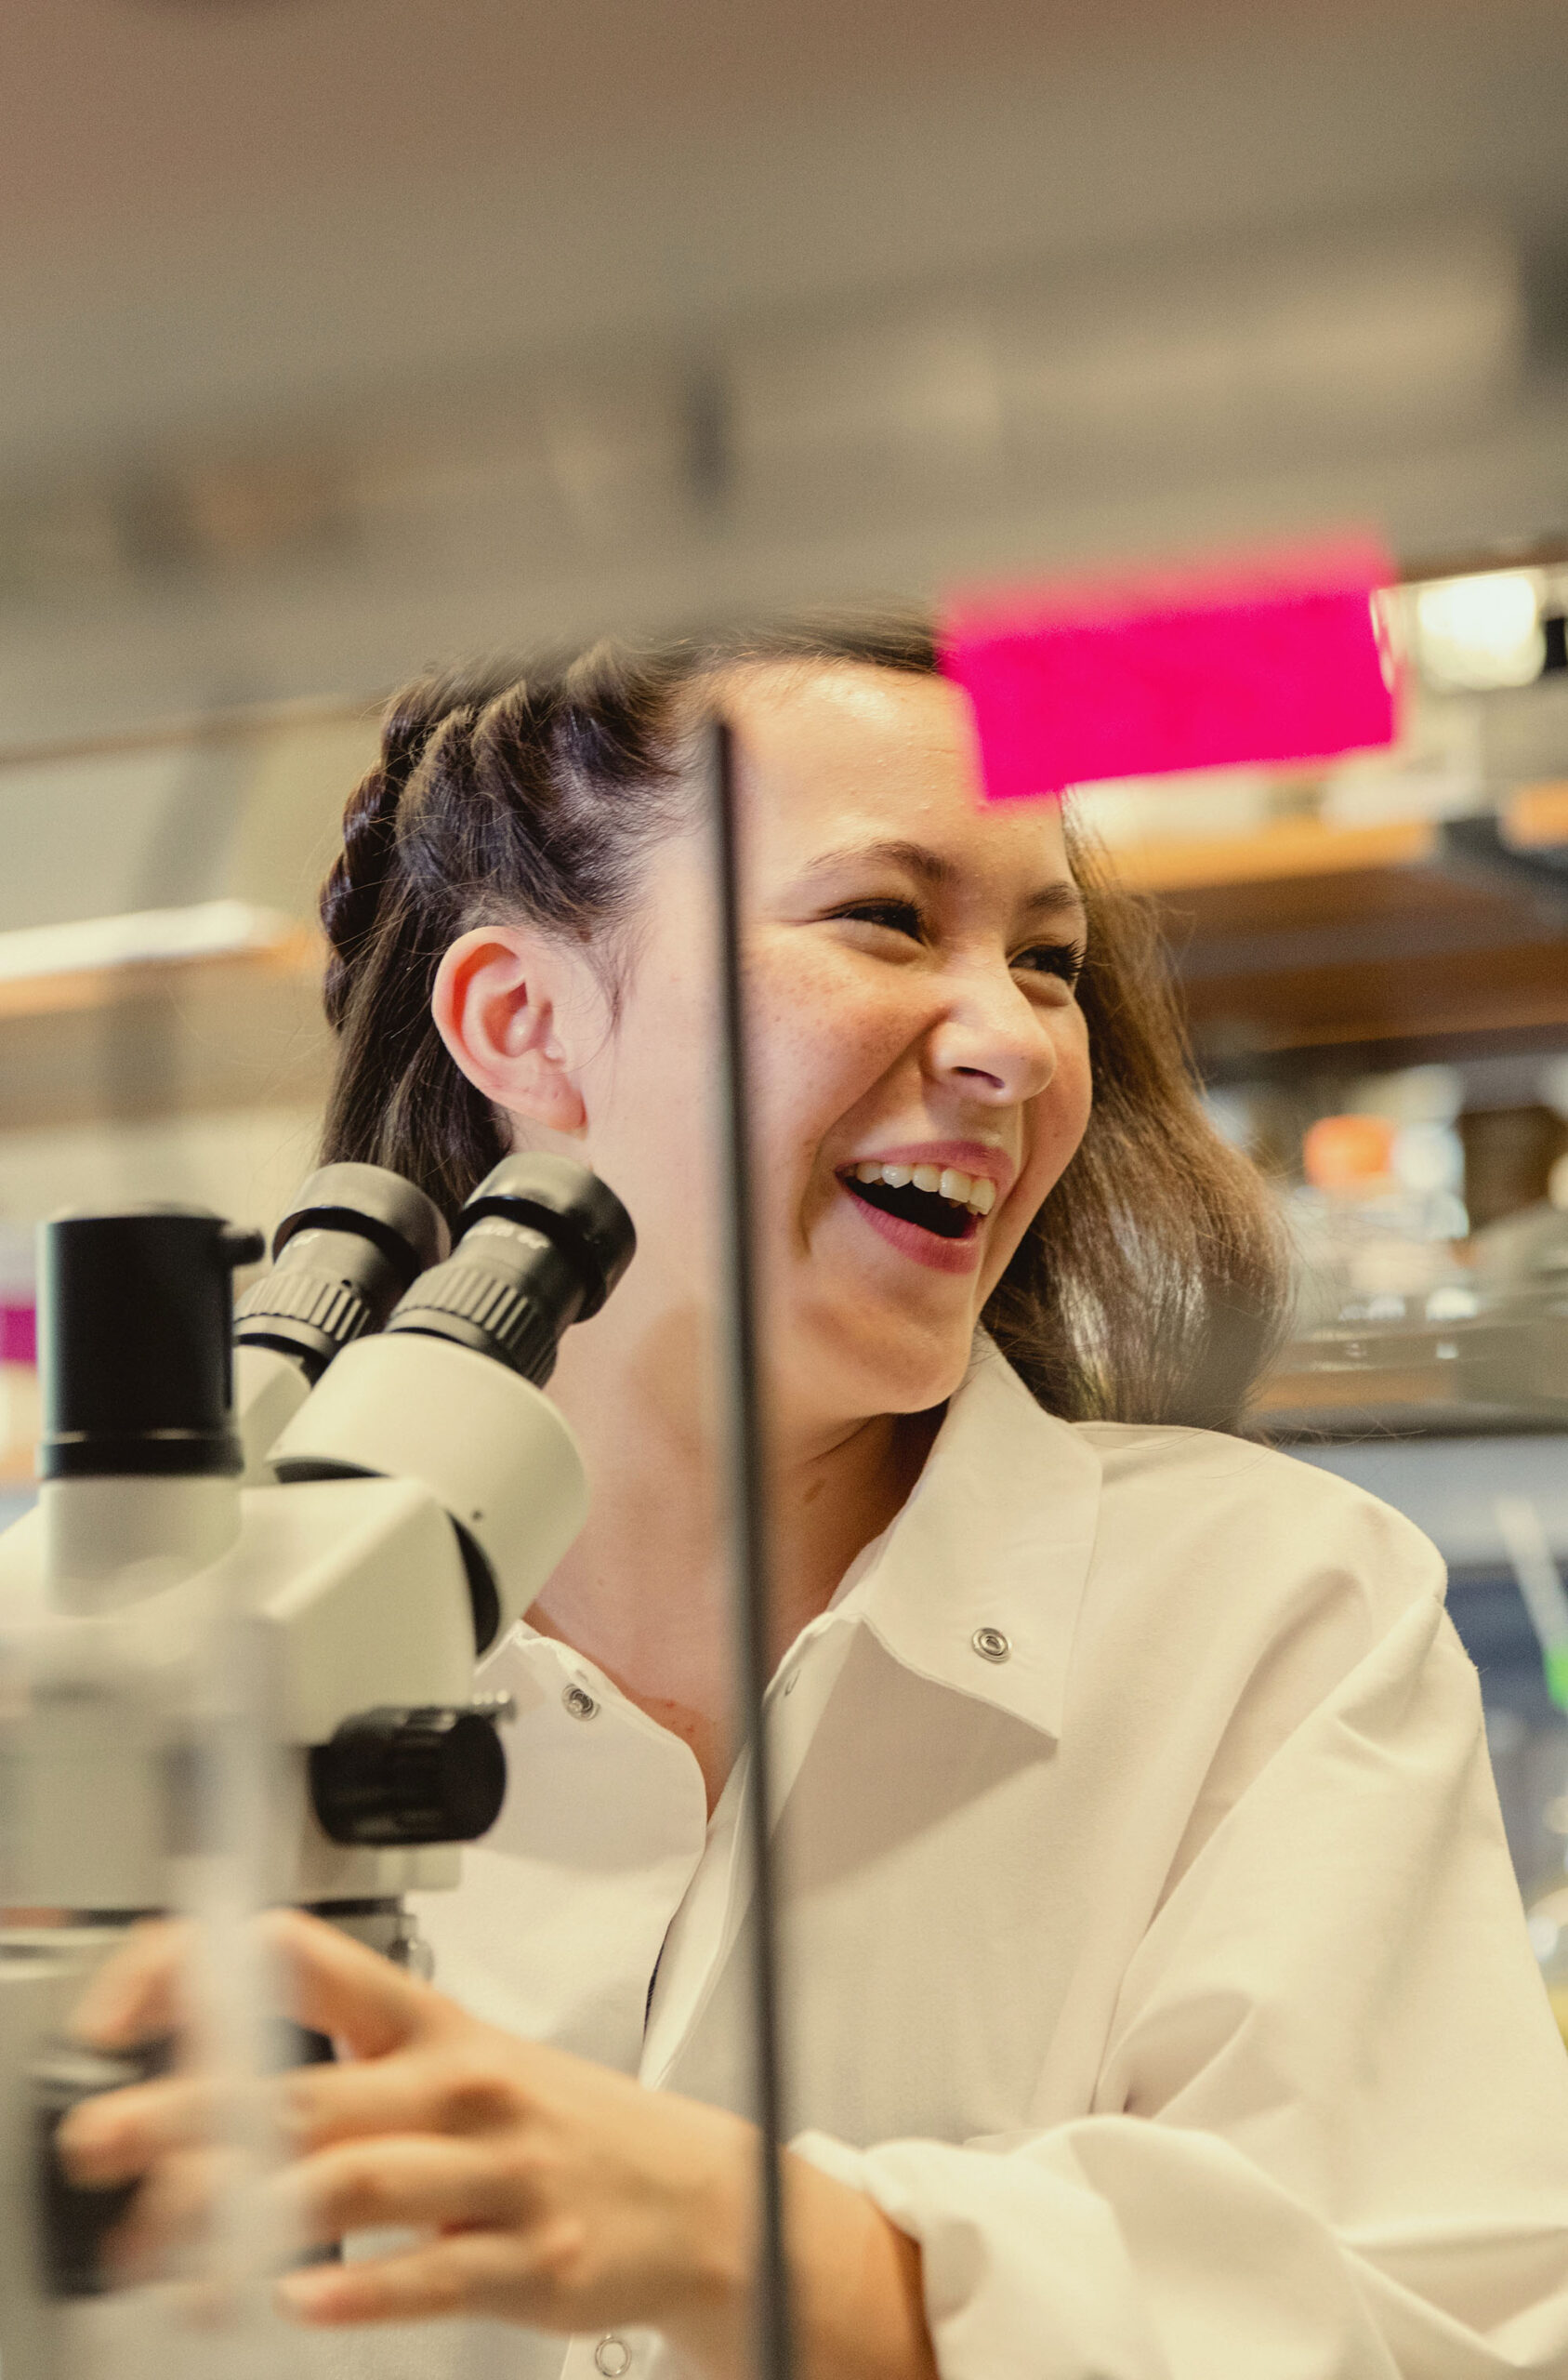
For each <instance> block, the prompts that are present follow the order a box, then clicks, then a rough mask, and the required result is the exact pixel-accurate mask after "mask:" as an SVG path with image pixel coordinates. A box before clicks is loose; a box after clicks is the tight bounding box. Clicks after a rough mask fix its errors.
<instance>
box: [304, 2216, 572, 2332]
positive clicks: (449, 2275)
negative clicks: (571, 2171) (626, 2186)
mask: <svg viewBox="0 0 1568 2380" xmlns="http://www.w3.org/2000/svg"><path fill="white" fill-rule="evenodd" d="M582 2245H583V2230H582V2227H581V2225H579V2224H577V2223H575V2222H570V2223H567V2222H562V2223H558V2224H555V2225H553V2226H551V2227H550V2228H548V2229H547V2230H543V2231H541V2232H539V2233H538V2234H537V2235H536V2236H534V2238H532V2239H528V2240H520V2239H519V2238H518V2237H517V2236H516V2235H515V2234H513V2235H508V2234H507V2233H504V2232H498V2231H469V2232H462V2231H459V2232H455V2233H453V2234H452V2235H451V2236H450V2237H448V2238H446V2239H442V2240H431V2241H425V2242H423V2243H421V2245H420V2246H418V2247H416V2248H410V2249H408V2250H406V2251H405V2252H404V2253H403V2254H402V2255H395V2256H375V2257H367V2258H366V2259H365V2260H364V2261H363V2262H356V2263H353V2264H344V2265H316V2266H313V2267H312V2268H310V2269H309V2270H308V2271H304V2272H291V2273H289V2274H287V2275H286V2276H285V2277H284V2279H283V2281H280V2282H279V2284H278V2297H279V2301H280V2303H281V2304H282V2305H283V2307H284V2309H285V2310H286V2311H287V2312H289V2313H291V2314H293V2315H294V2316H295V2317H296V2320H298V2321H303V2322H310V2323H317V2324H323V2325H325V2324H333V2325H339V2324H344V2323H349V2322H411V2321H431V2320H439V2319H440V2318H441V2317H442V2316H443V2315H453V2314H486V2313H489V2314H498V2315H501V2316H502V2317H503V2318H507V2319H510V2320H512V2321H525V2320H527V2319H528V2315H529V2312H530V2310H532V2309H534V2308H538V2307H542V2306H543V2304H544V2302H545V2301H546V2300H547V2297H548V2295H549V2294H550V2291H551V2288H552V2286H553V2282H554V2279H555V2276H556V2275H557V2274H559V2273H560V2272H561V2271H563V2270H565V2269H566V2268H568V2267H569V2266H570V2265H571V2263H572V2261H573V2258H574V2257H575V2256H576V2255H577V2254H579V2253H580V2251H581V2248H582Z"/></svg>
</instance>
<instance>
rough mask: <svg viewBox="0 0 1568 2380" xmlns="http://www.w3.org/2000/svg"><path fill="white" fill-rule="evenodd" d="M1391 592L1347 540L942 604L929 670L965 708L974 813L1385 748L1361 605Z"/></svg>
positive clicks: (1381, 700)
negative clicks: (1099, 788)
mask: <svg viewBox="0 0 1568 2380" xmlns="http://www.w3.org/2000/svg"><path fill="white" fill-rule="evenodd" d="M1397 575H1398V574H1397V573H1396V571H1395V569H1394V566H1393V564H1392V562H1390V559H1389V557H1388V555H1387V554H1386V553H1385V552H1384V551H1383V550H1382V549H1381V548H1379V547H1378V546H1377V545H1376V544H1375V543H1373V542H1372V541H1370V540H1366V539H1354V540H1345V541H1342V542H1340V543H1338V544H1337V545H1334V546H1332V547H1320V548H1317V549H1299V548H1298V549H1293V550H1292V551H1290V552H1288V553H1281V554H1275V555H1272V556H1261V557H1254V558H1252V559H1250V560H1248V561H1245V562H1235V563H1232V564H1229V565H1227V566H1224V567H1218V568H1210V569H1207V570H1204V571H1195V572H1188V573H1180V572H1161V573H1157V574H1150V575H1143V576H1140V577H1129V578H1121V579H1115V580H1099V581H1087V582H1080V583H1078V584H1075V585H1065V586H1059V587H1054V588H1039V589H1037V590H1034V591H1033V592H1030V593H1026V594H1022V595H1017V596H1012V597H1009V598H1007V599H1004V600H1002V601H999V602H965V603H961V604H958V605H955V607H954V608H953V610H952V611H951V612H950V614H949V615H948V619H947V622H946V625H945V628H944V630H943V634H942V667H943V668H944V669H945V670H946V672H947V674H948V676H949V677H951V678H953V679H955V680H956V681H957V683H958V684H959V685H960V686H962V687H963V688H964V690H965V692H966V693H967V694H968V696H969V699H970V701H971V703H972V704H973V706H974V713H975V722H976V726H977V729H978V731H979V737H980V748H981V758H982V769H983V777H984V785H985V792H986V797H987V799H988V800H992V801H1011V800H1020V799H1023V798H1027V797H1030V796H1037V795H1040V794H1051V793H1060V792H1061V790H1062V788H1063V787H1066V786H1073V785H1085V784H1090V783H1093V782H1095V781H1096V780H1099V779H1101V778H1105V777H1140V776H1163V775H1166V774H1170V773H1172V772H1174V771H1176V770H1179V769H1211V768H1220V767H1223V766H1225V765H1226V764H1227V763H1238V762H1239V763H1248V762H1250V763H1252V764H1254V765H1262V764H1265V763H1269V762H1276V761H1288V760H1326V759H1328V758H1330V757H1331V756H1332V755H1334V754H1336V753H1339V752H1350V751H1357V750H1363V749H1367V748H1370V747H1375V746H1378V745H1385V744H1390V743H1391V742H1392V741H1393V738H1394V733H1395V685H1394V671H1393V668H1392V666H1391V663H1390V656H1389V654H1388V651H1387V648H1386V646H1385V644H1384V642H1383V640H1382V638H1381V636H1380V633H1379V629H1378V625H1377V618H1376V615H1375V613H1374V608H1373V603H1372V596H1373V593H1374V591H1375V590H1376V589H1377V588H1380V587H1387V586H1390V585H1391V583H1392V582H1393V580H1394V579H1395V577H1396V576H1397Z"/></svg>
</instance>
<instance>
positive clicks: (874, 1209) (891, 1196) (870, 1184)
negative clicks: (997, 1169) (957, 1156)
mask: <svg viewBox="0 0 1568 2380" xmlns="http://www.w3.org/2000/svg"><path fill="white" fill-rule="evenodd" d="M839 1180H840V1181H841V1182H842V1183H843V1184H844V1187H845V1189H846V1190H847V1191H848V1192H849V1194H850V1197H851V1199H852V1200H853V1201H854V1203H855V1205H856V1207H857V1208H858V1209H859V1210H860V1212H861V1214H862V1215H863V1218H864V1220H865V1221H866V1222H867V1223H869V1224H870V1225H871V1227H872V1229H873V1230H874V1231H876V1233H877V1234H878V1236H880V1237H881V1238H883V1239H886V1240H888V1241H889V1242H890V1243H891V1245H892V1246H893V1247H894V1248H897V1249H898V1250H901V1252H902V1253H903V1255H905V1256H912V1257H913V1258H914V1259H915V1261H916V1263H921V1264H928V1265H929V1266H931V1268H932V1269H933V1270H934V1271H937V1272H942V1273H968V1272H969V1271H971V1270H972V1269H973V1267H974V1266H975V1264H976V1263H979V1261H980V1248H979V1238H980V1226H981V1223H982V1218H983V1217H984V1216H986V1215H988V1214H989V1213H990V1211H991V1209H992V1207H993V1206H994V1205H995V1199H996V1185H995V1183H994V1182H992V1181H990V1180H989V1179H988V1178H987V1177H985V1176H984V1175H970V1174H968V1173H964V1172H961V1171H960V1170H958V1169H957V1168H956V1167H954V1166H935V1165H898V1164H892V1163H888V1164H882V1163H878V1162H876V1161H875V1160H873V1159H869V1158H868V1159H867V1160H866V1161H865V1162H863V1164H860V1165H856V1166H852V1167H850V1169H849V1170H847V1171H846V1172H844V1173H842V1174H840V1176H839Z"/></svg>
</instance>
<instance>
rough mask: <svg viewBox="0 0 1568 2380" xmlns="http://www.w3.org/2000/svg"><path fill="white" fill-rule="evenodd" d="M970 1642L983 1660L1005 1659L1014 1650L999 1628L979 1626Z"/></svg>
mask: <svg viewBox="0 0 1568 2380" xmlns="http://www.w3.org/2000/svg"><path fill="white" fill-rule="evenodd" d="M969 1642H970V1644H971V1645H972V1646H974V1648H975V1651H976V1652H977V1653H978V1654H979V1655H980V1658H981V1659H982V1661H1005V1660H1006V1659H1007V1658H1008V1654H1009V1653H1010V1652H1011V1651H1012V1646H1011V1645H1010V1644H1009V1643H1008V1639H1007V1638H1006V1637H1005V1636H1004V1635H1003V1633H1002V1632H1001V1630H1000V1629H999V1628H977V1629H976V1630H975V1633H974V1634H973V1635H972V1636H971V1637H970V1638H969Z"/></svg>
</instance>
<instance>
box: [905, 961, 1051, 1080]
mask: <svg viewBox="0 0 1568 2380" xmlns="http://www.w3.org/2000/svg"><path fill="white" fill-rule="evenodd" d="M927 1058H928V1064H929V1067H930V1069H931V1071H932V1073H933V1074H934V1075H936V1076H937V1077H939V1078H941V1079H942V1080H944V1081H950V1082H953V1083H954V1084H955V1085H956V1086H960V1087H961V1088H962V1089H963V1091H964V1092H965V1094H966V1096H968V1098H971V1099H982V1100H985V1101H988V1102H990V1103H992V1104H995V1105H998V1106H1009V1107H1010V1106H1012V1105H1013V1104H1015V1103H1016V1102H1018V1101H1021V1100H1025V1099H1033V1098H1034V1097H1035V1096H1036V1094H1037V1093H1038V1092H1040V1091H1044V1090H1045V1088H1046V1085H1047V1084H1048V1082H1049V1081H1050V1078H1051V1077H1052V1075H1054V1074H1055V1072H1056V1064H1057V1047H1056V1040H1055V1037H1054V1036H1053V1034H1052V1032H1051V1029H1050V1024H1049V1017H1048V1012H1046V1011H1044V1010H1043V1009H1041V1008H1040V1007H1039V1006H1038V1005H1037V1003H1036V1002H1035V1001H1034V1000H1032V999H1031V998H1029V996H1028V994H1027V993H1026V992H1024V991H1023V990H1022V989H1021V987H1020V985H1018V983H1017V982H1016V981H1015V979H1014V977H1013V975H1012V972H1011V971H1010V970H1009V969H1008V968H1007V967H1006V966H997V967H990V966H986V967H976V968H973V969H970V970H966V971H965V973H964V975H963V978H962V980H961V981H960V982H958V983H957V984H955V986H954V991H953V998H952V1000H951V1002H950V1004H949V1006H948V1008H947V1009H946V1011H945V1012H944V1013H943V1015H942V1017H941V1018H940V1019H939V1020H938V1022H937V1023H936V1025H934V1026H933V1028H932V1031H931V1034H930V1037H929V1043H928V1048H927Z"/></svg>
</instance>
